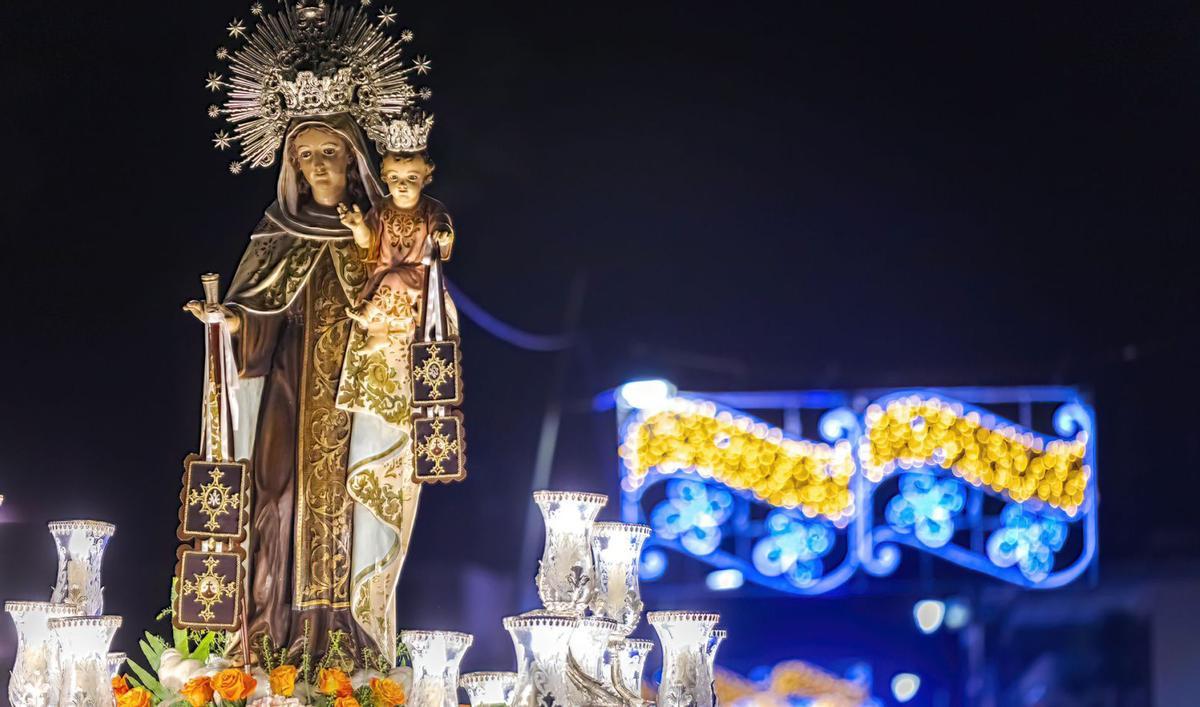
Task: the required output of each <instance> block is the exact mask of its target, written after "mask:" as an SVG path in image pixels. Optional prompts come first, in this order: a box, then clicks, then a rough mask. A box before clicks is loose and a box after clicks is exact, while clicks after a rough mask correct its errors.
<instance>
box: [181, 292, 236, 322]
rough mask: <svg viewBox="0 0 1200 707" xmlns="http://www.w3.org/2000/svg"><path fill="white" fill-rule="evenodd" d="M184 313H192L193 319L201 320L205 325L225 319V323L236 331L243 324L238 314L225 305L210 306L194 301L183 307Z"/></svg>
mask: <svg viewBox="0 0 1200 707" xmlns="http://www.w3.org/2000/svg"><path fill="white" fill-rule="evenodd" d="M183 311H185V312H188V313H190V314H191V315H192V316H193V317H195V318H196V319H199V320H200V321H201V322H203V323H205V324H210V323H213V322H214V321H216V320H218V319H224V320H225V321H227V322H229V325H230V327H232V328H233V329H235V330H236V329H237V328H238V324H240V323H241V318H240V317H238V314H237V312H234V311H233V310H232V309H230V308H229V307H226V306H225V305H223V304H213V305H209V304H206V303H204V302H201V301H200V300H196V299H194V300H192V301H191V302H188V303H187V304H185V305H183Z"/></svg>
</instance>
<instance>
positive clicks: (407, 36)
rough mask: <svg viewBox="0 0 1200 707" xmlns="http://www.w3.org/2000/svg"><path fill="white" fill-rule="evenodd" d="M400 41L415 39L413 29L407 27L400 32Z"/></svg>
mask: <svg viewBox="0 0 1200 707" xmlns="http://www.w3.org/2000/svg"><path fill="white" fill-rule="evenodd" d="M400 41H401V42H411V41H413V31H412V30H411V29H406V30H404V31H403V32H401V33H400Z"/></svg>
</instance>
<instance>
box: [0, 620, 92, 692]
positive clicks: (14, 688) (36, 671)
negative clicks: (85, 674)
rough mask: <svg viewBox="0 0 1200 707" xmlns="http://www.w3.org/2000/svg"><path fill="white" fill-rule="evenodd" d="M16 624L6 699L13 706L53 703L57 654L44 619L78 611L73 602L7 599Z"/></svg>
mask: <svg viewBox="0 0 1200 707" xmlns="http://www.w3.org/2000/svg"><path fill="white" fill-rule="evenodd" d="M4 610H5V611H7V612H8V613H9V614H10V615H11V616H12V619H13V623H15V624H16V626H17V658H16V662H15V663H14V664H13V670H12V674H11V677H10V678H9V681H8V701H9V703H10V704H11V705H12V706H13V707H53V706H54V705H57V704H58V691H57V690H56V689H54V684H53V679H54V677H55V675H56V674H57V672H58V671H57V669H56V668H55V667H54V666H53V662H54V661H55V659H56V657H57V654H56V652H55V645H54V642H53V641H52V640H51V638H50V627H49V626H48V622H49V620H50V619H53V618H65V617H68V616H74V615H76V614H78V613H79V607H77V606H75V605H74V604H51V603H50V602H44V601H10V602H7V603H6V604H5V605H4Z"/></svg>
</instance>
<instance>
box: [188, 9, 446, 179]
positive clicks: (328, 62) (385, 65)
mask: <svg viewBox="0 0 1200 707" xmlns="http://www.w3.org/2000/svg"><path fill="white" fill-rule="evenodd" d="M388 10H390V8H388ZM251 16H252V17H254V18H256V19H257V22H254V21H252V22H251V24H250V25H248V26H246V27H245V29H244V30H243V29H241V28H240V27H237V26H238V25H240V24H242V22H241V21H240V20H235V22H233V23H231V26H230V27H228V28H226V29H227V31H231V32H232V31H233V29H234V28H235V27H236V28H237V29H238V30H239V34H240V33H242V32H244V39H245V41H244V43H243V45H242V46H241V47H240V48H237V49H230V50H229V53H228V66H227V71H228V77H229V78H225V76H223V75H222V74H219V73H210V74H209V75H208V78H207V81H206V82H205V88H207V89H208V90H210V91H213V92H220V91H228V94H227V96H226V98H225V100H224V103H223V104H222V105H220V106H217V107H216V108H217V110H216V115H215V116H213V117H224V118H225V120H227V121H228V122H229V125H230V128H231V132H232V135H231V139H230V141H229V142H230V145H229V146H233V144H234V143H236V145H237V147H238V149H239V150H240V152H241V159H240V160H239V162H240V163H241V165H243V166H246V167H270V166H272V165H273V164H274V163H275V160H276V159H277V155H278V152H279V148H280V147H281V146H282V145H283V141H284V138H285V136H286V134H287V129H288V126H289V124H291V122H292V120H294V119H297V118H307V117H317V116H328V115H335V114H341V113H346V114H349V115H350V117H352V118H353V119H354V120H355V121H356V122H357V123H358V124H359V126H360V127H362V128H363V129H364V130H365V131H366V132H367V134H369V135H371V136H373V137H375V139H376V141H377V142H380V140H381V138H384V137H385V136H389V135H393V134H394V135H395V141H393V142H391V143H389V144H401V143H403V144H414V145H415V144H420V145H421V147H419V148H415V149H424V144H425V141H426V140H427V139H428V135H429V129H430V128H431V127H432V125H433V122H432V117H429V118H426V117H425V116H424V115H423V114H422V115H420V116H419V118H420V120H419V121H414V120H413V119H412V118H409V117H408V116H412V115H414V113H413V109H414V107H415V105H416V103H417V101H418V100H422V99H423V97H424V96H427V95H429V94H428V93H427V92H423V91H421V90H418V89H416V88H415V87H413V85H412V84H411V83H410V82H409V78H410V75H412V74H423V73H426V72H427V71H429V68H430V66H431V62H430V61H429V60H428V59H426V58H425V57H423V56H422V57H420V59H419V60H418V61H408V60H406V57H404V56H403V49H402V46H401V45H402V44H403V43H405V42H407V41H409V40H411V38H412V35H411V32H408V31H407V30H405V31H404V32H403V33H397V34H402V35H403V36H393V34H390V33H388V31H387V30H386V29H385V25H388V24H392V23H389V22H376V21H375V20H374V17H373V13H370V12H369V11H368V10H366V9H364V7H363V5H362V4H360V3H359V2H357V0H347V4H342V3H339V1H338V0H290V1H289V2H287V3H286V4H285V5H284V7H283V8H282V9H281V10H280V11H278V12H276V13H266V12H264V13H263V14H261V15H259V14H258V13H251ZM239 38H241V37H239ZM213 113H214V111H213V109H212V108H210V109H209V115H210V116H212V115H213ZM404 120H409V121H410V124H409V126H408V128H407V129H405V128H403V127H399V128H391V127H390V123H391V122H394V121H404ZM222 142H224V141H222ZM380 144H381V145H382V144H384V143H383V142H380ZM217 146H218V147H219V148H222V145H217ZM222 149H223V148H222ZM410 151H411V150H410ZM231 171H233V170H232V169H231ZM238 171H240V170H238ZM235 173H236V172H235Z"/></svg>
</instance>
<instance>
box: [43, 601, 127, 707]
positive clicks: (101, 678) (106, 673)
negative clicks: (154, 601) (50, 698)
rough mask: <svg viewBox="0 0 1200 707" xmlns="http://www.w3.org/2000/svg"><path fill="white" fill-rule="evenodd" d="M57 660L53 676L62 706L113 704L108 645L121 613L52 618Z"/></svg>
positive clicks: (100, 706) (51, 624)
mask: <svg viewBox="0 0 1200 707" xmlns="http://www.w3.org/2000/svg"><path fill="white" fill-rule="evenodd" d="M47 626H48V627H49V629H50V640H51V642H52V643H53V645H54V648H53V650H54V653H55V656H56V660H55V661H54V662H53V663H52V665H53V667H54V670H53V673H52V675H51V680H52V682H53V683H54V685H55V689H56V691H57V693H58V702H57V703H56V704H58V705H59V706H60V707H112V706H113V705H114V704H115V702H114V699H113V692H112V682H111V680H112V673H111V671H110V669H109V662H108V647H109V646H110V645H111V644H112V639H113V636H114V635H115V634H116V632H117V629H118V628H120V627H121V617H120V616H72V617H68V618H58V619H50V620H49V621H48V622H47Z"/></svg>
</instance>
